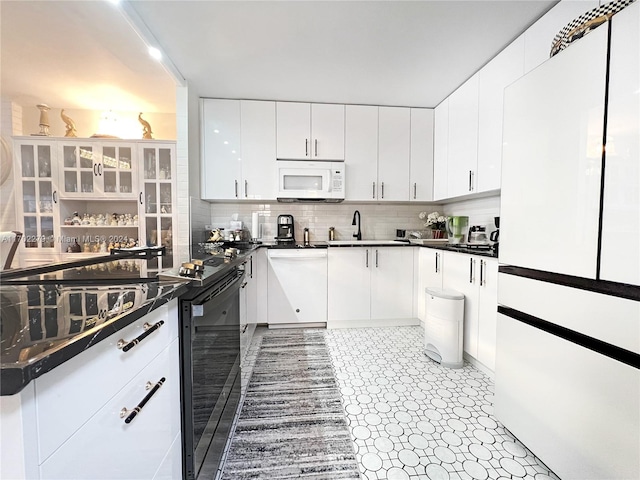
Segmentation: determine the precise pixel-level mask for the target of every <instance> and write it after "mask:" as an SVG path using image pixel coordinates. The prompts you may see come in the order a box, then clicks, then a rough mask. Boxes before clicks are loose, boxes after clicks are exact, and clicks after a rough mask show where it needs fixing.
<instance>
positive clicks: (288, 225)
mask: <svg viewBox="0 0 640 480" xmlns="http://www.w3.org/2000/svg"><path fill="white" fill-rule="evenodd" d="M295 242H296V237H295V231H294V225H293V215H278V234H277V236H276V243H277V244H279V245H287V244H291V245H293V244H295Z"/></svg>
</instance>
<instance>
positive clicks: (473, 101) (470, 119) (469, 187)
mask: <svg viewBox="0 0 640 480" xmlns="http://www.w3.org/2000/svg"><path fill="white" fill-rule="evenodd" d="M478 76H479V75H478V74H477V73H476V74H475V75H474V76H473V77H471V78H470V79H469V80H467V81H466V82H465V83H463V84H462V85H461V86H460V87H459V88H458V89H457V90H456V91H455V92H453V93H452V94H451V95H450V96H449V153H448V160H447V165H448V173H447V196H448V197H458V196H460V195H468V194H470V193H475V191H476V177H477V175H476V168H477V164H478Z"/></svg>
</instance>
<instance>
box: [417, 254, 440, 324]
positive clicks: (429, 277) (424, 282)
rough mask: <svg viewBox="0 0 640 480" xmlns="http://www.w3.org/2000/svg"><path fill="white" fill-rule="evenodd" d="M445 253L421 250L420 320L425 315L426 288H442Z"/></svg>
mask: <svg viewBox="0 0 640 480" xmlns="http://www.w3.org/2000/svg"><path fill="white" fill-rule="evenodd" d="M442 267H443V252H442V251H441V250H436V249H433V248H420V250H419V256H418V269H419V272H418V289H417V297H418V318H419V319H420V320H422V321H424V320H425V319H426V315H425V293H424V290H425V288H428V287H432V288H442Z"/></svg>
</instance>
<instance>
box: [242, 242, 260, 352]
mask: <svg viewBox="0 0 640 480" xmlns="http://www.w3.org/2000/svg"><path fill="white" fill-rule="evenodd" d="M254 256H255V253H254V254H251V255H249V257H248V258H247V259H246V260H245V261H244V262H243V264H242V265H243V268H244V281H243V282H242V285H241V287H240V358H241V360H244V357H245V355H246V353H247V350H248V349H249V344H250V343H251V338H252V337H253V332H254V331H255V329H256V324H257V317H258V312H257V309H258V287H257V275H256V264H255V262H254Z"/></svg>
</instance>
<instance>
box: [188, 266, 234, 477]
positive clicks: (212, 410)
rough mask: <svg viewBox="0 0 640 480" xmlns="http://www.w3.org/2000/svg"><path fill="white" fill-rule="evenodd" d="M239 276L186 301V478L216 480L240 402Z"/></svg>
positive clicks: (217, 284)
mask: <svg viewBox="0 0 640 480" xmlns="http://www.w3.org/2000/svg"><path fill="white" fill-rule="evenodd" d="M242 278H243V277H242V272H240V271H238V270H234V271H233V272H232V273H230V274H228V275H227V276H225V278H224V279H223V280H221V281H220V282H216V283H215V284H214V285H212V286H210V287H207V288H202V289H198V291H197V292H196V293H195V294H192V295H191V297H190V298H183V299H182V300H181V326H182V328H181V349H182V379H181V381H182V427H183V428H182V437H183V471H184V478H185V479H188V480H191V479H194V480H195V479H197V478H215V476H216V472H217V470H218V468H219V465H220V460H221V458H222V454H223V452H224V448H225V445H226V442H227V439H228V437H229V434H230V431H231V426H232V423H233V419H234V415H235V413H236V410H237V408H238V404H239V401H240V375H239V372H240V310H239V309H240V293H239V292H240V285H241V283H242Z"/></svg>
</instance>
